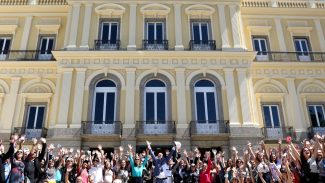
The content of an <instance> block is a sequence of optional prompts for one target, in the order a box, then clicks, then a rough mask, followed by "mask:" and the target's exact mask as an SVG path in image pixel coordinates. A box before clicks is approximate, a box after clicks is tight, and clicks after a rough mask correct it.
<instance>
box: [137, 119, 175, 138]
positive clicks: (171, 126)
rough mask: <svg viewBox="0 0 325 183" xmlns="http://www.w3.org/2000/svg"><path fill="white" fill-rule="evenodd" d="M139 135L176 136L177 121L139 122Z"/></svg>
mask: <svg viewBox="0 0 325 183" xmlns="http://www.w3.org/2000/svg"><path fill="white" fill-rule="evenodd" d="M136 134H137V135H174V134H176V126H175V121H137V122H136Z"/></svg>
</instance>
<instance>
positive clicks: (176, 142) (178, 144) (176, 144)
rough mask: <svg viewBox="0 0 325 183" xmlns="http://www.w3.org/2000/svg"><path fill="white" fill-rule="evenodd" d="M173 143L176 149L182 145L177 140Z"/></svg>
mask: <svg viewBox="0 0 325 183" xmlns="http://www.w3.org/2000/svg"><path fill="white" fill-rule="evenodd" d="M174 143H175V146H176V148H177V149H180V148H181V147H182V144H181V143H180V142H179V141H175V142H174Z"/></svg>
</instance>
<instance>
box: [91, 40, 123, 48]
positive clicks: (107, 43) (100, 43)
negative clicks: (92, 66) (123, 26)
mask: <svg viewBox="0 0 325 183" xmlns="http://www.w3.org/2000/svg"><path fill="white" fill-rule="evenodd" d="M94 45H95V46H94V49H95V50H119V49H120V40H95V44H94Z"/></svg>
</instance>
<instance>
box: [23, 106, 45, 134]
mask: <svg viewBox="0 0 325 183" xmlns="http://www.w3.org/2000/svg"><path fill="white" fill-rule="evenodd" d="M31 107H36V112H35V119H34V127H33V128H27V127H28V122H29V121H28V119H29V115H30V108H31ZM40 107H44V114H43V121H42V128H43V126H44V122H45V117H46V113H47V111H46V105H28V109H27V116H26V125H25V127H26V129H36V121H37V116H38V110H39V108H40Z"/></svg>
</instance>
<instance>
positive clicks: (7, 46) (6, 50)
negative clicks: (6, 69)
mask: <svg viewBox="0 0 325 183" xmlns="http://www.w3.org/2000/svg"><path fill="white" fill-rule="evenodd" d="M9 46H10V39H7V40H6V42H5V47H4V50H3V54H7V53H8V50H9ZM0 48H2V47H0Z"/></svg>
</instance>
